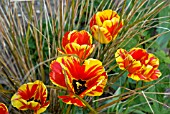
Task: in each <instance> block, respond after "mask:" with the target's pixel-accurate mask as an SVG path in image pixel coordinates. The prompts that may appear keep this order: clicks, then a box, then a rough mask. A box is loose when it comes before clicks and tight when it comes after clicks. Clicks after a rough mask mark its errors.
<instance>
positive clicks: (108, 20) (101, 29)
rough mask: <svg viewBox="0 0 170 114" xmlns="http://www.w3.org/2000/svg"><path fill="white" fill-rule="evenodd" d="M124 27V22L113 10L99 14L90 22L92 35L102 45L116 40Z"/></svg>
mask: <svg viewBox="0 0 170 114" xmlns="http://www.w3.org/2000/svg"><path fill="white" fill-rule="evenodd" d="M122 27H123V20H120V17H119V15H118V14H117V13H116V12H115V11H112V10H104V11H101V12H97V13H96V14H95V15H94V16H93V17H92V19H91V20H90V29H91V31H92V35H93V36H94V38H95V39H96V40H97V41H98V42H100V43H102V44H108V43H110V42H111V41H113V40H115V39H116V37H117V35H118V33H119V31H120V30H121V28H122Z"/></svg>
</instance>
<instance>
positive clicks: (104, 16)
mask: <svg viewBox="0 0 170 114" xmlns="http://www.w3.org/2000/svg"><path fill="white" fill-rule="evenodd" d="M113 17H116V18H118V19H119V18H120V17H119V15H118V14H117V13H116V12H115V11H112V10H104V11H102V12H97V13H96V23H97V25H99V26H102V24H103V22H104V21H105V20H111V19H112V18H113Z"/></svg>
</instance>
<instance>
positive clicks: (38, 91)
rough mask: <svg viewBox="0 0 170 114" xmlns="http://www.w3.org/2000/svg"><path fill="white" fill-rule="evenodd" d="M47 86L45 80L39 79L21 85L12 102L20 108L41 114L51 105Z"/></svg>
mask: <svg viewBox="0 0 170 114" xmlns="http://www.w3.org/2000/svg"><path fill="white" fill-rule="evenodd" d="M46 99H47V88H46V86H45V85H44V84H43V82H41V81H39V80H37V81H35V82H30V83H27V84H23V85H21V87H20V88H19V89H18V91H17V93H15V94H14V95H13V96H12V98H11V103H12V105H13V106H14V107H16V108H17V109H19V110H28V109H30V110H33V111H34V114H40V113H42V112H44V111H45V110H46V108H47V107H48V106H49V102H46Z"/></svg>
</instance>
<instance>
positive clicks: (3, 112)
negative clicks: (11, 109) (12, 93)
mask: <svg viewBox="0 0 170 114" xmlns="http://www.w3.org/2000/svg"><path fill="white" fill-rule="evenodd" d="M0 114H9V113H8V108H7V107H6V105H5V104H4V103H0Z"/></svg>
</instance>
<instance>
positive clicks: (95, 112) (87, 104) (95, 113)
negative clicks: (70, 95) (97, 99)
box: [74, 94, 98, 114]
mask: <svg viewBox="0 0 170 114" xmlns="http://www.w3.org/2000/svg"><path fill="white" fill-rule="evenodd" d="M74 95H75V96H76V97H77V98H78V99H79V100H81V101H82V102H83V103H84V104H85V105H86V106H87V107H88V108H89V109H90V110H91V111H92V112H93V113H94V114H98V113H97V111H95V110H94V109H93V108H92V107H91V106H90V105H89V103H87V102H86V101H85V100H84V99H82V98H81V97H80V96H78V95H76V94H74Z"/></svg>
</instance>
